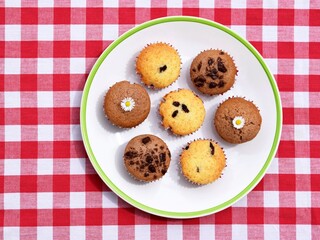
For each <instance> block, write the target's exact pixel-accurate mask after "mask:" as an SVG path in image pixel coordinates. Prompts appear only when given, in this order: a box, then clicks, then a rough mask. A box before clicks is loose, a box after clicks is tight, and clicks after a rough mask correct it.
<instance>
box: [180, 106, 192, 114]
mask: <svg viewBox="0 0 320 240" xmlns="http://www.w3.org/2000/svg"><path fill="white" fill-rule="evenodd" d="M182 110H183V111H184V112H186V113H188V112H190V111H189V109H188V107H187V105H185V104H182Z"/></svg>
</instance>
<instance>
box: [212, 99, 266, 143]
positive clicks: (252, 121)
mask: <svg viewBox="0 0 320 240" xmlns="http://www.w3.org/2000/svg"><path fill="white" fill-rule="evenodd" d="M261 123H262V117H261V115H260V111H259V109H258V108H257V107H256V105H255V104H253V102H251V101H248V100H246V99H244V98H242V97H232V98H228V99H227V100H226V101H224V102H223V103H221V104H220V105H219V107H218V108H217V111H216V113H215V117H214V126H215V128H216V130H217V132H218V134H219V135H220V136H221V137H222V138H223V139H224V140H225V141H227V142H229V143H244V142H247V141H250V140H252V139H254V138H255V137H256V136H257V134H258V133H259V131H260V128H261Z"/></svg>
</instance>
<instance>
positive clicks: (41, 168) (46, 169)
mask: <svg viewBox="0 0 320 240" xmlns="http://www.w3.org/2000/svg"><path fill="white" fill-rule="evenodd" d="M37 162H38V166H37V174H38V175H52V173H53V160H52V159H50V158H41V159H38V161H37Z"/></svg>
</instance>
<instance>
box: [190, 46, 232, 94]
mask: <svg viewBox="0 0 320 240" xmlns="http://www.w3.org/2000/svg"><path fill="white" fill-rule="evenodd" d="M236 74H237V68H236V66H235V64H234V61H233V59H232V58H231V57H230V56H229V54H227V53H226V52H224V51H222V50H206V51H203V52H201V53H200V54H198V55H197V56H196V57H195V58H194V59H193V61H192V63H191V67H190V77H191V81H192V82H193V84H194V85H195V86H196V88H197V89H198V90H199V91H200V92H202V93H205V94H209V95H215V94H222V93H224V92H226V91H228V90H229V89H230V88H231V87H232V86H233V84H234V81H235V76H236Z"/></svg>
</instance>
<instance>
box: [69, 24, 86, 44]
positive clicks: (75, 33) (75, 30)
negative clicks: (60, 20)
mask: <svg viewBox="0 0 320 240" xmlns="http://www.w3.org/2000/svg"><path fill="white" fill-rule="evenodd" d="M70 38H71V40H72V41H78V40H80V41H83V40H85V39H86V25H84V24H73V25H70Z"/></svg>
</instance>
